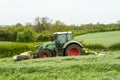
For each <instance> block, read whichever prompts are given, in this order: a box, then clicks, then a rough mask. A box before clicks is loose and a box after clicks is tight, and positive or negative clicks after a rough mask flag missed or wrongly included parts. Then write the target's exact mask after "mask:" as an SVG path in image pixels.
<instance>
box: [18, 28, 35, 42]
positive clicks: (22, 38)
mask: <svg viewBox="0 0 120 80" xmlns="http://www.w3.org/2000/svg"><path fill="white" fill-rule="evenodd" d="M17 41H18V42H34V41H35V37H34V33H33V32H32V31H30V30H25V31H24V32H20V33H19V34H18V36H17Z"/></svg>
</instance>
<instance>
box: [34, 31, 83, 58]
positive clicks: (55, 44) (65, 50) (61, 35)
mask: <svg viewBox="0 0 120 80" xmlns="http://www.w3.org/2000/svg"><path fill="white" fill-rule="evenodd" d="M82 48H83V47H82V45H81V43H79V42H77V41H74V40H72V32H55V33H54V34H53V36H52V41H51V42H45V43H43V44H40V45H37V46H36V51H35V52H34V54H35V55H36V57H37V58H46V57H54V56H79V55H82Z"/></svg>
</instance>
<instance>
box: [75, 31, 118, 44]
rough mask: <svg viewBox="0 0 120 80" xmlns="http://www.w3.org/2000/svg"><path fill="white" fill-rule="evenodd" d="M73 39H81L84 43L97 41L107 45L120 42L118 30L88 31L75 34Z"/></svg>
mask: <svg viewBox="0 0 120 80" xmlns="http://www.w3.org/2000/svg"><path fill="white" fill-rule="evenodd" d="M74 39H75V40H77V41H83V42H84V43H91V44H96V43H97V44H102V45H104V46H109V45H112V44H114V43H120V31H112V32H99V33H90V34H85V35H80V36H76V37H75V38H74Z"/></svg>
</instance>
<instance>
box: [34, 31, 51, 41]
mask: <svg viewBox="0 0 120 80" xmlns="http://www.w3.org/2000/svg"><path fill="white" fill-rule="evenodd" d="M50 36H51V33H50V32H43V33H40V34H39V35H38V36H37V38H36V41H37V42H38V41H50Z"/></svg>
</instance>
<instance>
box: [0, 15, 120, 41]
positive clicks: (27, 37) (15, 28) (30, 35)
mask: <svg viewBox="0 0 120 80" xmlns="http://www.w3.org/2000/svg"><path fill="white" fill-rule="evenodd" d="M119 30H120V21H118V22H116V23H111V24H101V23H96V24H92V23H89V24H81V25H67V24H65V23H64V22H61V21H59V20H58V21H55V22H54V23H52V20H51V19H49V18H48V17H36V18H35V20H34V23H33V24H32V23H26V25H23V24H21V23H17V24H16V25H6V26H0V41H13V42H40V41H49V40H50V36H51V35H52V34H53V33H54V32H57V31H72V32H73V36H76V35H82V34H86V33H94V32H105V31H119Z"/></svg>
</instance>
